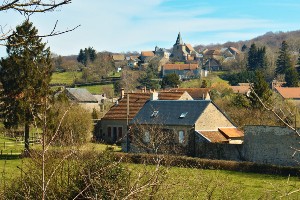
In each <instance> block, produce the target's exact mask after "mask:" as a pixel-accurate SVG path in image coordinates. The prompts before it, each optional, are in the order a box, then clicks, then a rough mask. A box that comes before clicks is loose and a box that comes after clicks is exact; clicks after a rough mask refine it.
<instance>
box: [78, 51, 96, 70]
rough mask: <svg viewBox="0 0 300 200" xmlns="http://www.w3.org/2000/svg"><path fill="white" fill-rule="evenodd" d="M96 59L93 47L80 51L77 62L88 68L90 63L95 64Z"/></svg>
mask: <svg viewBox="0 0 300 200" xmlns="http://www.w3.org/2000/svg"><path fill="white" fill-rule="evenodd" d="M96 57H97V54H96V51H95V50H94V49H93V47H88V48H85V49H84V50H82V49H80V51H79V54H78V56H77V61H78V62H80V63H82V64H83V65H84V66H86V65H87V63H88V62H94V61H95V59H96Z"/></svg>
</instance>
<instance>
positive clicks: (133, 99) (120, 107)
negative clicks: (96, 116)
mask: <svg viewBox="0 0 300 200" xmlns="http://www.w3.org/2000/svg"><path fill="white" fill-rule="evenodd" d="M128 94H129V120H131V119H133V118H134V116H135V115H136V114H137V113H138V111H139V110H140V109H141V108H142V107H143V106H144V104H145V103H146V102H147V101H148V100H150V94H151V93H150V92H135V93H128ZM128 94H125V96H124V98H122V99H120V100H119V101H118V104H116V105H114V106H113V107H112V108H111V109H110V110H109V111H108V112H107V113H106V114H105V116H104V117H103V118H102V119H121V120H126V119H127V95H128ZM182 95H183V92H159V93H158V99H160V100H178V99H179V98H180V97H181V96H182Z"/></svg>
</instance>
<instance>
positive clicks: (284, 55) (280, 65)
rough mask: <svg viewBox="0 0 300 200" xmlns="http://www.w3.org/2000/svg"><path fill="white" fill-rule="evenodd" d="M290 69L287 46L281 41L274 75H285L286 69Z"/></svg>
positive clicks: (290, 63)
mask: <svg viewBox="0 0 300 200" xmlns="http://www.w3.org/2000/svg"><path fill="white" fill-rule="evenodd" d="M291 67H292V62H291V58H290V55H289V52H288V44H287V42H286V41H283V42H282V44H281V47H280V52H279V56H278V58H277V61H276V71H275V72H276V74H277V75H278V74H285V72H286V71H287V69H289V68H291Z"/></svg>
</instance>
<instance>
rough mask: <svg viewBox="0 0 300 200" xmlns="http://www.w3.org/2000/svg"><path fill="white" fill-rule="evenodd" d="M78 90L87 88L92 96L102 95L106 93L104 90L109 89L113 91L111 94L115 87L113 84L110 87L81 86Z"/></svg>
mask: <svg viewBox="0 0 300 200" xmlns="http://www.w3.org/2000/svg"><path fill="white" fill-rule="evenodd" d="M78 88H86V89H87V90H88V91H89V92H90V93H92V94H101V93H104V90H107V89H108V90H111V92H113V89H114V86H113V84H109V85H87V86H80V87H78ZM106 92H107V91H106Z"/></svg>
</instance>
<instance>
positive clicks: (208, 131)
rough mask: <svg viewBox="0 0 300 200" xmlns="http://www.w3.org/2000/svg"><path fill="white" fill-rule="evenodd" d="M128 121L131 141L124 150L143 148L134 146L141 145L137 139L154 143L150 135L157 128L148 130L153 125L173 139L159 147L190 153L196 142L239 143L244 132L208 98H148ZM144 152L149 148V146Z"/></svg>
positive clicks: (192, 151)
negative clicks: (177, 148) (182, 99)
mask: <svg viewBox="0 0 300 200" xmlns="http://www.w3.org/2000/svg"><path fill="white" fill-rule="evenodd" d="M130 124H131V131H130V134H131V135H130V144H129V145H128V144H127V145H126V146H127V147H128V148H127V149H124V151H128V150H129V151H131V152H143V151H144V148H141V146H139V145H137V144H140V142H139V141H138V139H139V138H142V139H143V141H142V144H144V146H145V145H146V144H147V143H152V141H154V142H157V137H158V136H155V137H154V136H153V135H155V134H157V132H159V131H155V132H151V131H150V130H152V129H153V127H159V128H160V130H161V131H160V132H159V133H160V134H161V135H165V134H167V135H169V136H170V135H171V136H172V137H169V138H171V139H172V141H162V144H161V147H163V146H164V145H165V146H172V149H176V148H175V147H180V149H181V150H182V151H181V152H180V153H181V154H182V153H183V154H186V155H191V156H194V154H195V148H196V143H199V142H200V143H211V142H216V143H231V142H232V141H235V142H234V143H241V142H242V138H243V133H242V132H240V131H238V130H237V129H236V127H235V126H234V124H233V123H232V122H231V121H230V120H229V118H228V117H227V116H226V115H225V114H224V113H223V112H222V111H221V110H220V109H219V108H218V107H217V106H216V105H215V104H214V103H213V102H212V101H209V100H192V101H180V100H177V101H162V100H151V101H148V102H147V103H146V104H145V105H144V106H143V108H142V109H141V110H140V111H139V112H138V113H137V115H136V116H135V117H134V118H133V119H132V121H131V122H130ZM140 127H142V128H140ZM139 130H142V131H143V132H141V131H139ZM140 135H142V136H143V137H140ZM151 138H152V139H153V140H151ZM150 146H158V145H157V144H151V145H150ZM147 152H151V151H149V149H148V151H147ZM159 153H164V152H159Z"/></svg>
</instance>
